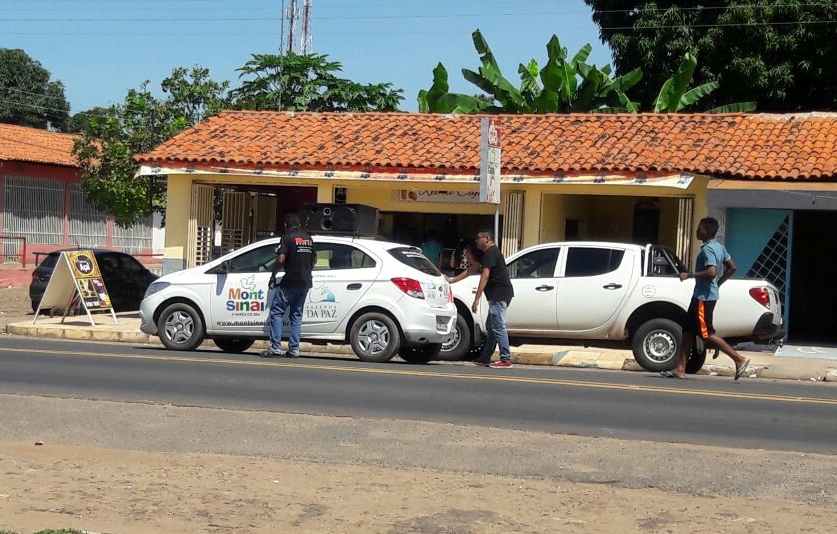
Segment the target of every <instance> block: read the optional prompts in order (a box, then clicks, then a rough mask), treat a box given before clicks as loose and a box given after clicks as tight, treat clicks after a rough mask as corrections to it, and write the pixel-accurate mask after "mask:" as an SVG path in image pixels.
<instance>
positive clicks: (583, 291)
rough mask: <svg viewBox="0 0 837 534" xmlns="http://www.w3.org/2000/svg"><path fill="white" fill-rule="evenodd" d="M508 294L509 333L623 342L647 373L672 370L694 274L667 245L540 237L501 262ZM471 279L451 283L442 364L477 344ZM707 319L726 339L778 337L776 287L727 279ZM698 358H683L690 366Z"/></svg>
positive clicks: (481, 318)
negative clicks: (452, 319) (452, 306)
mask: <svg viewBox="0 0 837 534" xmlns="http://www.w3.org/2000/svg"><path fill="white" fill-rule="evenodd" d="M506 263H507V265H508V268H509V277H510V278H511V281H512V285H513V286H514V293H515V297H514V299H513V300H512V303H511V305H510V306H509V309H508V312H507V315H506V324H507V326H508V331H509V336H510V337H511V338H512V339H513V340H517V339H532V338H542V339H543V338H545V339H562V340H572V341H577V342H578V341H581V342H583V341H586V340H591V341H592V340H599V341H604V340H610V341H618V342H622V343H625V342H628V343H630V344H631V346H632V348H633V353H634V358H635V359H636V361H637V363H639V364H640V365H641V366H642V367H643V368H645V369H647V370H649V371H664V370H668V369H672V368H673V367H674V365H675V363H676V356H677V354H678V351H679V347H680V342H681V325H682V324H683V321H684V320H685V317H686V310H687V309H688V307H689V302H690V300H691V297H692V291H693V289H694V280H692V279H689V280H686V281H684V282H681V281H680V278H679V273H680V272H681V271H686V270H687V268H686V266H685V265H684V264H683V262H682V261H680V259H679V258H677V256H676V255H675V254H674V253H673V252H672V251H671V250H670V249H668V248H666V247H663V246H659V245H646V246H642V245H633V244H626V243H607V242H583V241H573V242H561V243H542V244H539V245H534V246H531V247H528V248H526V249H523V250H521V251H519V252H517V253H515V254H514V255H512V256H510V257H508V258H507V259H506ZM478 281H479V277H478V276H476V275H475V276H469V277H468V278H466V279H464V280H461V281H459V282H457V283H455V284H453V286H452V287H453V293H454V301H455V303H456V306H457V309H458V312H459V316H458V317H457V322H456V328H455V329H454V331H453V333H452V335H451V337H450V338H448V339H447V341H446V342H445V343H443V346H442V353H441V357H442V358H444V359H447V360H458V359H464V358H467V357H468V356H469V355H470V354H473V353H474V352H476V351H477V350H479V348H480V347H481V345H482V342H483V338H484V325H485V315H486V312H487V308H488V307H487V305H486V304H485V302H484V301H483V303H482V304H481V305H480V306H479V309H478V312H477V313H476V314H474V313H472V312H471V303H472V302H473V299H474V293H475V291H476V288H477V282H478ZM720 291H721V298H720V300H719V301H718V305H717V307H716V308H715V319H714V324H715V328H716V330H717V333H718V335H720V336H722V337H724V338H727V339H729V340H733V341H737V340H745V339H747V340H755V339H771V338H776V337H781V336H782V335H783V332H782V330H781V328H782V313H781V303H780V302H779V292H778V290H777V289H776V287H775V286H774V285H772V284H770V283H769V282H766V281H764V280H744V279H730V280H728V281H727V282H726V283H724V285H723V286H721V290H720ZM705 358H706V354H705V352H704V351H702V350H698V351H696V352H695V353H693V354H692V356H691V357H690V359H689V362H688V363H689V364H688V369H687V371H688V372H697V370H698V369H700V367H701V366H702V365H703V362H704V360H705Z"/></svg>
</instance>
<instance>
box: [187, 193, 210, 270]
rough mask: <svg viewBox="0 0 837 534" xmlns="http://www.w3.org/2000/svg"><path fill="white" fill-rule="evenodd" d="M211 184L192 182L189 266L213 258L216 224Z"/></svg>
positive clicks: (200, 263) (194, 265)
mask: <svg viewBox="0 0 837 534" xmlns="http://www.w3.org/2000/svg"><path fill="white" fill-rule="evenodd" d="M214 194H215V188H214V187H213V186H211V185H202V184H192V200H191V204H190V207H189V230H188V231H189V234H188V236H189V237H188V245H189V246H188V251H187V255H186V264H187V267H196V266H198V265H203V264H204V263H207V262H208V261H209V260H210V259H212V230H213V228H212V227H213V224H214V219H215V217H214V209H213V197H214Z"/></svg>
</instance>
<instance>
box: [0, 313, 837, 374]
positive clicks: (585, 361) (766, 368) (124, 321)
mask: <svg viewBox="0 0 837 534" xmlns="http://www.w3.org/2000/svg"><path fill="white" fill-rule="evenodd" d="M93 317H94V319H95V321H96V323H97V324H96V326H91V324H90V321H89V320H88V319H87V317H86V316H83V315H82V316H75V317H67V318H66V319H65V320H64V323H61V318H60V317H41V318H39V319H38V320H37V322H35V323H34V324H33V322H32V319H29V320H27V321H18V322H13V323H9V324H8V325H7V326H6V331H7V332H8V333H9V334H13V335H19V336H30V337H42V338H58V339H73V340H85V341H111V342H122V343H135V344H154V345H160V340H159V339H158V338H157V337H154V336H149V335H147V334H143V333H142V332H140V330H139V324H140V320H139V317H138V316H137V314H136V313H122V314H118V320H119V322H118V323H116V324H114V322H113V319H112V318H111V316H110V315H103V314H96V315H94V316H93ZM210 343H211V342H210ZM264 343H265V342H263V341H257V342H256V344H255V345H254V347H262V346H264ZM300 348H301V350H302V352H303V353H305V352H314V353H332V354H345V355H347V356H349V355H353V354H352V351H351V348H350V347H349V346H348V345H339V344H327V345H313V344H309V343H303V344H302V346H301V347H300ZM741 353H742V354H743V355H745V356H747V357H748V358H750V371H749V372H748V373H747V375H745V376H746V377H749V378H768V379H786V380H805V381H821V380H825V381H831V382H837V360H835V359H818V358H811V357H804V358H801V357H792V356H777V355H776V354H774V353H773V352H765V351H741ZM512 356H513V358H514V361H515V363H518V364H521V365H552V366H559V367H582V368H596V369H613V370H623V371H642V372H647V371H645V370H644V369H642V368H641V367H640V366H639V365H638V364H637V363H636V361H635V360H634V358H633V355H632V353H631V351H630V349H627V348H624V349H617V348H602V347H598V348H596V347H592V346H591V347H582V346H574V345H554V344H527V345H520V346H516V347H512ZM734 371H735V369H734V367H733V365H732V362H731V360H730V359H729V358H727V357H726V356H724V355H723V354H721V355H720V356H719V357H718V359H717V360H712V359H711V357H710V358H708V359H707V362H706V365H704V366H703V369H701V372H700V374H716V375H720V376H730V377H731V376H733V374H734Z"/></svg>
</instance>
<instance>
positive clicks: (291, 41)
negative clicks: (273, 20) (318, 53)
mask: <svg viewBox="0 0 837 534" xmlns="http://www.w3.org/2000/svg"><path fill="white" fill-rule="evenodd" d="M283 4H284V2H283ZM300 19H302V20H301V21H300ZM285 20H287V24H288V44H287V50H288V51H289V52H296V53H298V54H301V55H305V54H309V53H311V48H312V45H311V41H312V39H311V0H303V4H302V13H301V14H300V12H299V7H298V5H297V0H290V6H289V7H288V9H287V11H286V12H285V19H284V20H283V21H282V22H283V24H284V23H285ZM297 25H301V26H302V33H301V35H300V36H299V42H298V43H297V40H296V37H297Z"/></svg>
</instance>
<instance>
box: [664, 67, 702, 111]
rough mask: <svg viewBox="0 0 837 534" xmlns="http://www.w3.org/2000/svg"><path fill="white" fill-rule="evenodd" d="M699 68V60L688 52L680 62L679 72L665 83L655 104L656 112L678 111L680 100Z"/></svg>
mask: <svg viewBox="0 0 837 534" xmlns="http://www.w3.org/2000/svg"><path fill="white" fill-rule="evenodd" d="M695 67H697V58H695V56H693V55H692V54H690V53H688V52H686V53H685V54H683V59H682V61H680V66H679V67H678V68H677V72H675V73H674V75H673V76H672V77H670V78H669V79H667V80H666V81H665V83H663V86H662V88H661V89H660V92H659V94H658V95H657V99H656V101H655V102H654V112H655V113H660V112H666V111H677V110H678V109H679V107H678V106H679V104H680V99H681V98H682V96H683V93H685V92H686V88H687V87H688V86H689V83H691V81H692V75H693V74H694V72H695Z"/></svg>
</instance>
